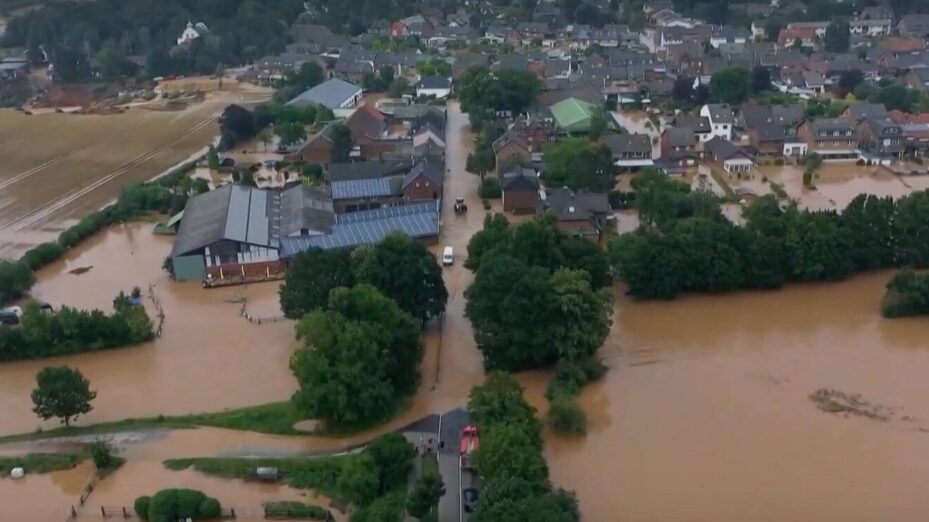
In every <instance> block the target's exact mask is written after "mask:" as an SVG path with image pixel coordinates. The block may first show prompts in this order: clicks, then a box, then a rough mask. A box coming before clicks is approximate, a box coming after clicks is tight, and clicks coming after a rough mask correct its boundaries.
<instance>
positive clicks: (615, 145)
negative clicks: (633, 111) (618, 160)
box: [600, 134, 652, 154]
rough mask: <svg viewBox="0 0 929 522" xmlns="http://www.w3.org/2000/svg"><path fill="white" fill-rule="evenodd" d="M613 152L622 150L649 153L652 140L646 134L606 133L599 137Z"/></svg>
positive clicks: (622, 151) (616, 152) (620, 152)
mask: <svg viewBox="0 0 929 522" xmlns="http://www.w3.org/2000/svg"><path fill="white" fill-rule="evenodd" d="M600 143H602V144H604V145H606V147H607V148H608V149H610V151H611V152H612V153H613V154H622V153H624V152H636V153H651V151H652V142H651V139H649V137H648V135H647V134H607V135H605V136H603V137H602V138H600Z"/></svg>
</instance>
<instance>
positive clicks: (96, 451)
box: [90, 439, 117, 470]
mask: <svg viewBox="0 0 929 522" xmlns="http://www.w3.org/2000/svg"><path fill="white" fill-rule="evenodd" d="M90 457H91V458H92V459H94V466H95V467H96V468H97V469H98V470H105V469H110V468H112V467H114V466H115V465H116V463H117V459H116V456H115V455H113V448H112V447H111V446H110V444H109V443H107V441H105V440H103V439H97V440H95V441H93V442H92V443H90Z"/></svg>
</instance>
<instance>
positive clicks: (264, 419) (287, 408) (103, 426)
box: [0, 401, 307, 443]
mask: <svg viewBox="0 0 929 522" xmlns="http://www.w3.org/2000/svg"><path fill="white" fill-rule="evenodd" d="M303 419H304V417H303V415H301V414H300V412H298V411H297V409H296V408H294V406H293V404H291V402H290V401H284V402H272V403H269V404H262V405H260V406H251V407H248V408H240V409H235V410H226V411H222V412H216V413H199V414H194V415H178V416H165V415H159V416H158V417H146V418H140V419H124V420H121V421H114V422H103V423H100V424H92V425H90V426H70V427H61V428H55V429H51V430H46V431H41V432H31V433H22V434H18V435H8V436H6V437H0V443H4V442H15V441H22V440H37V439H48V438H54V437H65V436H74V435H87V434H94V433H111V432H114V431H126V430H135V429H144V428H196V427H199V426H212V427H216V428H226V429H231V430H246V431H257V432H259V433H268V434H271V435H306V434H307V433H306V432H303V431H298V430H295V429H294V427H293V426H294V423H296V422H298V421H301V420H303Z"/></svg>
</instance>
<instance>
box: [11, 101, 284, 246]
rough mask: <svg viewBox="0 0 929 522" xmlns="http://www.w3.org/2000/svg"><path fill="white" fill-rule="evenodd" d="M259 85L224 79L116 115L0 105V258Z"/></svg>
mask: <svg viewBox="0 0 929 522" xmlns="http://www.w3.org/2000/svg"><path fill="white" fill-rule="evenodd" d="M264 95H265V93H264V91H262V90H257V89H253V88H248V87H244V86H238V85H235V84H232V85H231V86H230V87H228V88H227V89H226V90H224V91H221V92H213V93H210V94H208V95H207V98H206V100H205V101H204V102H203V103H199V104H196V105H193V106H191V107H189V108H187V109H184V110H180V111H154V110H147V109H143V108H132V109H130V110H127V111H126V112H124V113H122V114H114V115H81V114H62V113H49V114H41V115H32V116H28V115H25V114H23V113H21V112H17V111H13V110H2V111H0V136H2V139H0V155H2V157H3V158H4V161H3V162H2V164H0V258H8V257H15V256H18V255H20V254H21V253H22V252H24V251H25V250H28V249H29V248H31V247H32V246H34V245H35V244H37V243H39V242H42V241H44V240H48V239H51V238H53V237H54V236H55V235H56V234H57V233H58V232H59V231H60V230H61V229H62V228H64V227H65V226H67V225H68V224H70V223H71V222H73V221H74V220H76V219H79V218H81V217H82V216H84V215H86V214H87V213H89V212H91V211H93V210H95V209H97V208H99V207H101V206H103V205H105V204H106V203H107V202H109V201H111V200H113V199H114V198H116V197H117V195H118V194H119V191H120V189H121V188H122V187H124V186H125V185H127V184H129V183H133V182H139V181H144V180H147V179H150V178H152V177H154V176H156V175H158V174H160V173H162V172H163V171H164V170H166V169H168V168H170V167H171V166H172V165H174V164H176V163H178V162H179V161H182V160H184V159H186V158H187V157H189V156H191V155H192V154H194V153H196V152H197V151H199V150H200V149H202V148H203V147H205V146H206V145H207V144H209V143H210V142H211V140H212V139H213V138H214V136H216V135H217V134H218V129H217V126H216V123H215V120H216V117H217V116H219V114H220V113H221V112H222V110H223V109H224V108H225V107H226V106H227V105H228V104H230V103H249V102H255V101H258V100H260V99H261V98H262V97H263V96H264Z"/></svg>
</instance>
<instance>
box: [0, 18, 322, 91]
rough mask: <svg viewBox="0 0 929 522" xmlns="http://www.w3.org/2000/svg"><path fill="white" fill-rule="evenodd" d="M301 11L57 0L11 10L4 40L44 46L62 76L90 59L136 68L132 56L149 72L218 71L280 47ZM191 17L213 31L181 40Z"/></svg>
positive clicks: (73, 77)
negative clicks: (182, 42)
mask: <svg viewBox="0 0 929 522" xmlns="http://www.w3.org/2000/svg"><path fill="white" fill-rule="evenodd" d="M303 10H304V5H303V2H301V1H300V0H269V1H265V2H261V3H258V2H254V1H253V0H229V1H226V2H217V1H215V0H165V1H161V2H156V3H152V2H146V1H145V0H102V1H100V2H52V3H46V4H44V5H42V7H41V8H39V9H35V10H29V11H27V12H25V13H22V14H20V15H19V16H16V17H13V18H12V19H11V20H10V23H9V25H8V27H7V30H6V32H5V33H4V35H3V38H2V40H0V45H2V46H4V47H24V48H27V49H28V50H29V51H30V52H29V53H28V54H29V56H30V57H33V58H35V59H38V57H40V56H42V53H41V52H40V51H39V48H40V46H41V48H42V49H45V50H46V51H47V52H48V55H49V58H50V60H51V61H52V63H53V64H54V65H55V74H56V77H57V78H59V79H61V80H63V81H69V82H70V81H84V80H88V79H90V74H91V68H90V63H91V61H92V60H94V61H96V62H97V63H98V64H99V65H100V71H101V73H103V74H105V75H111V76H112V75H122V74H132V73H134V64H133V62H131V61H129V60H128V59H127V57H128V56H145V57H146V58H147V60H146V62H147V72H148V74H149V75H150V76H160V75H165V74H189V73H194V72H196V73H201V74H212V73H213V72H214V71H215V70H216V69H217V66H218V65H219V64H230V65H231V64H241V63H246V62H249V61H252V60H256V59H258V58H260V57H262V56H267V55H270V54H275V53H279V52H280V51H281V50H283V48H284V46H285V44H286V43H287V40H286V39H287V36H286V28H287V27H288V26H289V25H290V24H291V23H293V21H294V20H295V19H296V18H297V16H298V15H299V14H300V13H301V12H302V11H303ZM188 21H193V22H204V23H206V25H207V26H208V27H209V34H206V35H203V36H202V37H201V38H199V39H197V40H196V41H194V42H193V44H192V45H190V46H189V47H186V48H184V47H177V46H176V45H175V44H176V39H177V37H178V36H179V35H180V33H181V32H182V31H183V30H184V27H185V26H186V25H187V23H188Z"/></svg>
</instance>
